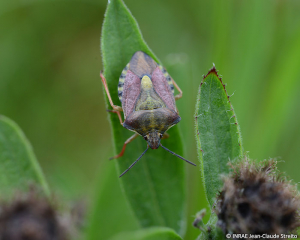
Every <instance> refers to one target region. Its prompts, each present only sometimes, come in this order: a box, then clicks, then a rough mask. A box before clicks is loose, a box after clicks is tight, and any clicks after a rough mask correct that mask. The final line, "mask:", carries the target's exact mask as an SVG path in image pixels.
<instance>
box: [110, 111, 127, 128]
mask: <svg viewBox="0 0 300 240" xmlns="http://www.w3.org/2000/svg"><path fill="white" fill-rule="evenodd" d="M106 111H108V112H112V113H116V114H117V115H118V117H119V120H120V123H121V125H122V126H123V120H122V117H121V113H120V112H119V111H117V110H110V109H106Z"/></svg>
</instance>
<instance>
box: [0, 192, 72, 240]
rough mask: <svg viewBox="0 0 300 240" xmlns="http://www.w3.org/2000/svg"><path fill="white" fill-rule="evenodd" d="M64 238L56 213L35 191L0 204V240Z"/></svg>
mask: <svg viewBox="0 0 300 240" xmlns="http://www.w3.org/2000/svg"><path fill="white" fill-rule="evenodd" d="M29 239H30V240H66V239H68V238H67V237H66V234H65V231H64V229H63V228H62V227H61V225H60V223H59V221H58V217H57V213H56V211H55V209H54V208H53V206H52V205H51V204H50V203H49V201H48V200H47V199H45V198H42V197H39V196H38V195H37V194H36V192H35V191H32V192H30V194H29V195H27V196H18V197H16V199H14V200H13V201H11V202H10V203H2V204H1V205H0V240H29Z"/></svg>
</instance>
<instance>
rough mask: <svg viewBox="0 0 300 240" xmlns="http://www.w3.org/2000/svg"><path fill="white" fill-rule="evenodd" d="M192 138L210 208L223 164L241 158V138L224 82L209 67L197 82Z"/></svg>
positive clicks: (218, 188)
mask: <svg viewBox="0 0 300 240" xmlns="http://www.w3.org/2000/svg"><path fill="white" fill-rule="evenodd" d="M195 117H196V139H197V147H198V156H199V160H200V164H201V172H202V176H203V179H204V187H205V191H206V197H207V199H208V202H209V204H210V206H211V207H212V206H213V204H214V201H215V197H216V194H217V192H218V191H219V190H220V189H221V186H222V184H223V183H222V181H221V175H222V174H226V173H228V172H229V169H228V166H227V163H228V161H229V160H234V159H236V158H238V157H242V155H243V149H242V139H241V133H240V129H239V126H238V124H237V119H236V116H235V113H234V110H233V107H232V105H231V103H230V101H229V96H228V95H227V93H226V90H225V85H223V83H222V81H221V78H219V76H218V74H217V71H216V69H215V67H213V68H212V69H211V70H210V71H209V72H208V74H207V75H206V76H205V77H204V78H203V81H202V82H201V85H200V88H199V93H198V97H197V104H196V116H195Z"/></svg>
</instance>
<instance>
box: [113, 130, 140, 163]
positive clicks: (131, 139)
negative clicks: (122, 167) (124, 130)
mask: <svg viewBox="0 0 300 240" xmlns="http://www.w3.org/2000/svg"><path fill="white" fill-rule="evenodd" d="M138 136H139V135H138V134H137V133H135V134H133V135H132V136H131V137H130V138H128V139H127V140H126V141H125V142H124V145H123V148H122V151H121V152H120V153H119V154H118V155H117V156H114V157H111V158H110V159H109V160H112V159H115V158H119V157H122V156H123V154H124V152H125V149H126V145H127V144H128V143H130V142H132V141H133V140H134V139H136V138H137V137H138Z"/></svg>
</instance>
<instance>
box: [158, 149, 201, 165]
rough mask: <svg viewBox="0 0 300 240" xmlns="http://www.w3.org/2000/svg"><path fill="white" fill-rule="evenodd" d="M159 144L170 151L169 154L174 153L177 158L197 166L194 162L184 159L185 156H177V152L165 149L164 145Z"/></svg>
mask: <svg viewBox="0 0 300 240" xmlns="http://www.w3.org/2000/svg"><path fill="white" fill-rule="evenodd" d="M160 146H161V147H162V148H163V149H165V150H167V151H168V152H170V153H171V154H173V155H175V156H176V157H178V158H180V159H182V160H184V161H186V162H187V163H189V164H192V165H194V166H197V165H196V164H195V163H192V162H190V161H189V160H186V159H185V158H183V157H181V156H179V155H178V154H176V153H174V152H172V151H171V150H169V149H167V148H166V147H164V146H163V145H161V144H160Z"/></svg>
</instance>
